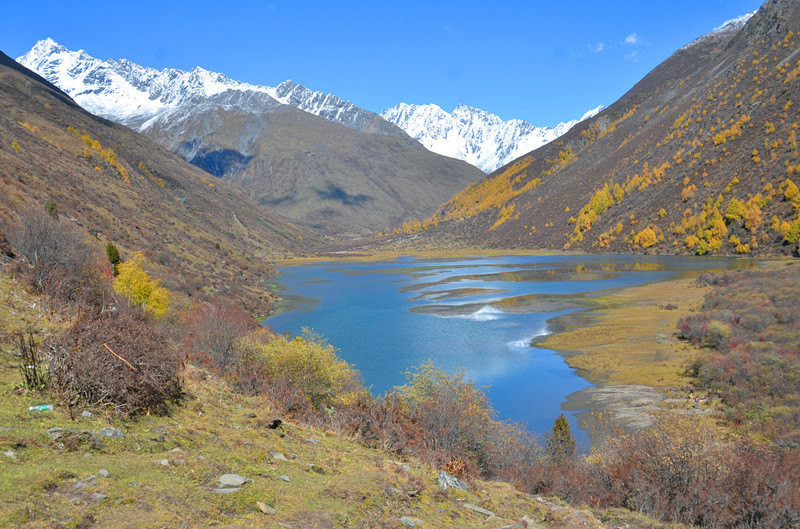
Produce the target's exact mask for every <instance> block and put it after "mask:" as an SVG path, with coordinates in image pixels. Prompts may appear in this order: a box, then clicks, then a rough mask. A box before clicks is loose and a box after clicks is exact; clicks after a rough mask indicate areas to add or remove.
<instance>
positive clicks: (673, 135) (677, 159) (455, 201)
mask: <svg viewBox="0 0 800 529" xmlns="http://www.w3.org/2000/svg"><path fill="white" fill-rule="evenodd" d="M798 33H800V5H799V4H798V3H797V2H791V1H788V0H769V1H767V2H766V3H765V4H764V5H763V6H762V7H761V8H760V9H759V10H758V12H757V13H755V14H754V15H753V16H752V18H749V19H747V18H743V19H740V20H738V21H733V22H731V23H730V24H728V25H726V26H725V27H722V28H720V29H718V30H716V31H714V32H712V33H710V34H708V35H705V36H703V37H701V38H699V39H697V40H696V41H694V42H692V43H690V44H689V45H687V46H684V47H683V48H681V49H680V50H678V51H676V52H675V53H674V54H673V55H672V56H671V57H669V58H668V59H667V60H666V61H664V62H663V63H662V64H661V65H659V66H658V67H657V68H655V69H654V70H653V71H652V72H650V73H649V74H648V75H647V76H646V77H645V78H644V79H642V80H641V81H640V82H639V83H637V84H636V86H634V87H633V88H632V89H631V90H630V91H629V92H628V93H626V94H625V95H624V96H623V97H622V98H620V99H619V100H618V101H617V102H616V103H614V104H613V105H612V106H610V107H609V108H607V109H605V110H603V111H602V112H601V113H600V114H598V115H597V116H595V117H594V118H591V119H588V120H586V121H584V122H582V123H581V124H580V125H578V126H576V127H574V128H572V129H571V130H570V131H569V132H567V133H566V134H565V135H564V136H562V137H561V138H559V139H558V141H556V142H552V143H550V144H547V145H545V146H543V147H541V148H539V149H537V150H535V151H533V152H531V153H529V154H527V155H525V156H523V157H520V158H518V159H517V160H515V161H514V162H512V163H510V164H508V165H506V166H504V167H502V168H500V169H498V170H497V171H495V172H494V173H493V174H491V175H489V176H488V177H487V178H486V179H484V180H483V181H481V182H479V183H476V184H474V185H471V186H469V187H467V188H466V189H464V190H462V191H461V192H460V193H458V194H457V195H455V196H454V197H453V198H452V199H451V200H450V201H449V202H447V203H446V204H444V205H443V206H442V207H441V208H440V210H439V212H438V213H437V215H435V216H434V217H432V218H430V219H428V220H427V221H425V222H423V223H421V225H419V226H416V225H407V226H406V227H405V231H406V232H409V233H413V232H416V231H422V232H423V234H424V235H425V236H427V237H428V238H429V239H430V240H429V242H428V243H429V244H436V245H439V246H452V245H464V244H471V245H474V244H480V245H485V246H489V247H501V248H553V249H562V248H564V249H570V250H577V251H596V252H608V251H625V252H630V251H636V252H658V253H697V254H706V253H715V254H742V255H747V254H761V253H786V254H791V253H795V254H796V252H797V245H798V239H800V218H799V217H798V215H799V214H800V193H798V191H797V183H798V182H800V154H798V150H797V134H798V130H797V129H798V127H799V126H800V113H799V110H800V107H798V104H799V103H798V97H797V94H798V93H800V91H799V88H800V38H799V37H798ZM437 225H438V227H437ZM426 228H427V229H426ZM415 236H416V237H419V235H418V234H415Z"/></svg>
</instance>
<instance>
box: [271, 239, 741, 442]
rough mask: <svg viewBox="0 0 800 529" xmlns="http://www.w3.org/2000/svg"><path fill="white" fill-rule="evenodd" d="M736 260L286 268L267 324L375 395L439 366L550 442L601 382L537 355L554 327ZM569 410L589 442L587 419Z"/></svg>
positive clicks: (542, 259) (492, 260)
mask: <svg viewBox="0 0 800 529" xmlns="http://www.w3.org/2000/svg"><path fill="white" fill-rule="evenodd" d="M743 265H745V263H744V262H743V261H741V260H736V259H731V258H714V257H687V256H652V257H651V256H632V255H600V256H598V255H591V256H589V255H548V256H502V257H475V258H460V259H452V260H448V259H418V258H415V257H413V256H412V257H403V258H399V259H395V260H391V261H376V262H360V261H336V262H320V263H315V264H311V265H297V266H285V267H281V268H279V275H278V276H277V277H276V278H274V280H273V281H274V283H275V284H274V285H273V286H274V287H276V288H277V290H278V291H279V295H280V296H281V298H282V299H281V301H279V302H278V304H277V306H276V313H275V314H274V315H272V316H271V317H269V318H268V319H266V320H265V321H264V323H263V324H264V325H266V326H268V327H271V328H272V329H273V330H274V331H275V332H277V333H287V332H288V333H291V334H293V335H295V334H300V333H302V332H303V329H309V330H311V331H313V332H315V333H317V334H319V335H322V336H324V337H325V338H327V340H328V341H329V342H330V343H331V344H333V345H334V346H335V347H336V348H337V349H338V354H339V356H340V357H341V358H343V359H344V360H346V361H347V362H349V363H351V364H353V365H354V366H355V367H356V368H357V369H358V370H359V371H360V372H361V373H362V375H363V378H364V382H365V384H366V385H367V387H369V388H370V389H371V391H372V392H373V394H381V393H383V392H385V391H387V390H389V389H391V388H393V387H395V386H400V385H403V384H404V383H405V382H406V372H407V371H409V370H410V369H411V368H413V367H414V366H419V365H421V364H423V363H425V362H426V361H428V360H433V361H434V363H435V365H436V366H437V367H439V368H442V369H444V370H446V371H449V372H452V371H456V370H459V369H460V370H462V371H463V373H464V375H465V376H466V377H467V378H469V379H471V380H474V381H475V382H476V384H477V385H479V386H483V387H484V389H485V391H486V393H487V395H488V396H489V399H490V401H491V403H492V405H493V407H494V409H495V410H496V412H497V417H498V418H499V419H504V420H509V421H512V422H516V423H520V424H522V425H524V426H526V427H527V428H528V429H529V430H530V431H531V432H533V433H536V434H544V433H545V432H547V431H549V430H550V429H551V427H552V425H553V421H554V420H555V418H556V417H557V416H558V415H559V414H560V413H562V405H563V404H564V403H565V401H566V400H567V397H568V396H569V395H570V394H572V393H575V392H577V391H580V390H582V389H585V388H587V387H589V386H591V384H590V383H589V382H588V381H587V380H585V379H583V378H581V377H580V376H578V374H577V373H576V372H575V370H574V369H572V368H570V367H569V366H568V365H567V363H566V362H565V361H564V358H563V357H562V356H561V355H560V354H559V353H557V352H555V351H552V350H549V349H544V348H541V347H537V346H536V342H537V338H540V337H542V336H544V335H546V334H547V333H549V332H551V331H550V325H549V324H548V321H550V320H552V319H553V318H556V317H558V316H561V315H565V314H569V313H571V312H575V311H580V310H585V308H586V307H587V306H588V305H589V304H588V303H587V302H586V301H587V300H588V298H591V297H592V296H598V295H601V294H602V293H606V292H608V291H609V290H612V289H619V288H624V287H628V286H635V285H641V284H645V283H652V282H657V281H664V280H669V279H675V278H684V277H693V276H696V275H698V274H699V273H701V272H703V271H717V270H724V269H733V268H740V267H742V266H743ZM577 413H578V411H572V412H566V413H565V414H566V415H567V417H568V418H569V420H570V422H571V425H572V429H573V432H574V433H575V436H576V438H577V440H578V442H579V443H580V444H582V445H583V446H584V448H586V447H587V446H588V435H587V432H585V431H581V430H579V429H578V422H577V420H576V414H577Z"/></svg>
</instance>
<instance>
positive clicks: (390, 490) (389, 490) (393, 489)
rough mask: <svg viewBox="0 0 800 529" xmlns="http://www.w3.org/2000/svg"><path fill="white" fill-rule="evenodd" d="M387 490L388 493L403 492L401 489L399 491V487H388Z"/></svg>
mask: <svg viewBox="0 0 800 529" xmlns="http://www.w3.org/2000/svg"><path fill="white" fill-rule="evenodd" d="M387 492H388V493H389V494H402V493H403V491H401V490H400V489H398V488H397V487H389V489H388V490H387Z"/></svg>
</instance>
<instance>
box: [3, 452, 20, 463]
mask: <svg viewBox="0 0 800 529" xmlns="http://www.w3.org/2000/svg"><path fill="white" fill-rule="evenodd" d="M3 455H4V456H6V457H7V458H9V459H13V460H14V461H16V460H17V454H16V452H14V451H13V450H6V451H5V452H3Z"/></svg>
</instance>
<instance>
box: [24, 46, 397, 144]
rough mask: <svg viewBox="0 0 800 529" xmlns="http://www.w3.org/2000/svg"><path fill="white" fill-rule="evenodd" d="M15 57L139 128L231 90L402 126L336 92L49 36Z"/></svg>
mask: <svg viewBox="0 0 800 529" xmlns="http://www.w3.org/2000/svg"><path fill="white" fill-rule="evenodd" d="M17 61H18V62H19V63H20V64H22V65H23V66H26V67H27V68H30V69H31V70H33V71H35V72H37V73H38V74H39V75H41V76H42V77H44V78H45V79H47V80H48V81H50V82H51V83H53V84H54V85H56V86H58V87H59V88H61V89H62V90H64V91H65V92H66V93H67V94H69V95H70V96H71V97H72V98H73V99H75V101H76V102H77V103H78V104H79V105H81V106H82V107H84V108H85V109H87V110H89V111H90V112H92V113H94V114H97V115H100V116H103V117H105V118H108V119H111V120H113V121H117V122H119V123H124V124H126V125H129V126H131V127H134V128H137V129H139V130H141V129H142V127H143V126H144V124H145V123H148V122H150V121H152V119H153V118H155V117H156V116H158V115H159V114H161V113H163V112H165V111H167V110H172V109H175V108H178V107H179V106H181V105H182V104H183V103H186V102H188V101H189V100H192V101H194V102H196V101H197V100H198V98H211V97H213V96H215V95H217V94H221V93H223V92H227V91H230V90H233V91H239V92H255V93H261V94H266V95H269V96H271V97H272V98H274V99H277V100H278V101H280V102H281V103H283V104H286V105H290V106H293V107H297V108H299V109H301V110H304V111H306V112H309V113H312V114H316V115H317V116H320V117H323V118H325V119H328V120H330V121H334V122H336V123H340V124H342V125H346V126H348V127H352V128H356V129H358V130H362V131H365V132H375V133H384V134H385V133H389V134H397V135H401V136H404V137H405V133H403V132H402V131H401V130H400V129H398V128H397V127H395V126H394V125H391V124H389V123H387V122H386V121H384V120H383V119H382V118H380V117H379V116H378V115H377V114H375V113H373V112H369V111H366V110H364V109H361V108H359V107H357V106H356V105H354V104H353V103H350V102H349V101H344V100H343V99H341V98H340V97H338V96H335V95H332V94H325V93H323V92H314V91H312V90H310V89H308V88H306V87H304V86H303V85H298V84H295V83H294V82H292V81H285V82H283V83H281V84H280V85H278V86H277V87H269V86H258V85H252V84H248V83H243V82H240V81H235V80H233V79H231V78H230V77H227V76H226V75H223V74H221V73H216V72H211V71H209V70H206V69H204V68H201V67H199V66H198V67H195V68H193V69H192V70H190V71H188V72H187V71H183V70H178V69H174V68H168V69H164V70H161V71H159V70H156V69H153V68H147V67H144V66H141V65H139V64H136V63H134V62H131V61H129V60H127V59H119V60H114V59H109V60H107V61H102V60H100V59H96V58H94V57H92V56H91V55H89V54H88V53H86V52H85V51H83V50H79V51H70V50H69V49H67V48H66V47H64V46H62V45H60V44H58V43H57V42H55V41H54V40H53V39H50V38H48V39H45V40H42V41H39V42H37V43H36V45H34V46H33V48H32V49H31V50H30V51H29V52H28V53H26V54H25V55H23V56H22V57H19V58H18V59H17Z"/></svg>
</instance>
